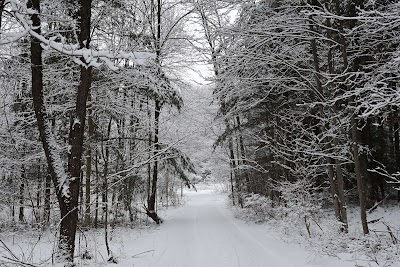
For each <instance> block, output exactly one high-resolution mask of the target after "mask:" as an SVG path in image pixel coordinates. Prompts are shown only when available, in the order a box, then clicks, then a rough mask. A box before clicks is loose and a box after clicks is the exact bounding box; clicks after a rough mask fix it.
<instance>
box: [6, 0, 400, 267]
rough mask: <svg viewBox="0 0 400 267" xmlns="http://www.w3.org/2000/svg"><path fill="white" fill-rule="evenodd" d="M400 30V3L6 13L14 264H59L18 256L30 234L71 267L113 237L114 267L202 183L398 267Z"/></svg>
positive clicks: (9, 259) (46, 0) (102, 4)
mask: <svg viewBox="0 0 400 267" xmlns="http://www.w3.org/2000/svg"><path fill="white" fill-rule="evenodd" d="M399 31H400V1H397V0H292V1H289V0H253V1H250V0H249V1H247V0H218V1H217V0H216V1H213V0H27V1H25V0H0V70H1V71H0V94H1V98H2V99H1V105H0V122H1V123H0V137H1V138H0V146H1V149H0V186H1V198H0V215H1V217H0V226H1V228H0V243H1V244H0V249H1V252H0V256H1V255H3V256H2V258H1V259H0V265H1V264H3V263H4V264H9V265H10V266H12V264H17V265H20V266H41V265H45V264H49V262H43V263H42V264H38V263H37V262H34V258H35V257H33V256H32V257H31V258H29V259H27V258H20V257H18V256H16V255H15V254H14V253H13V252H12V249H10V246H9V245H8V244H7V242H5V241H4V240H6V239H7V238H5V239H4V240H3V237H2V234H3V232H4V233H7V232H9V233H10V232H13V231H15V232H18V231H26V230H27V229H28V231H32V230H33V229H34V231H38V232H41V233H45V232H47V233H51V234H52V235H55V236H57V242H56V245H54V248H53V250H54V253H53V254H52V256H51V263H52V264H53V263H54V262H58V263H60V262H61V263H64V264H65V265H66V266H73V265H74V262H76V258H77V257H83V258H85V257H86V259H88V260H89V259H91V256H90V255H89V254H90V252H89V251H87V250H86V251H84V252H83V253H81V251H80V249H79V250H78V249H77V239H76V237H77V236H78V235H79V233H80V232H82V233H83V232H90V231H92V230H95V229H102V230H101V231H102V233H103V235H104V239H103V241H102V242H104V245H105V246H106V250H107V256H105V261H107V262H109V263H113V262H114V263H117V262H118V260H117V257H115V256H114V254H113V252H112V249H110V245H109V242H110V240H111V239H112V238H111V237H110V236H109V233H110V231H111V232H112V231H113V229H114V228H115V227H125V228H127V227H131V228H135V227H140V225H143V224H146V225H148V224H153V223H154V224H156V225H157V227H160V228H163V221H164V218H163V217H162V216H160V214H159V212H158V211H159V210H161V211H162V210H163V209H167V208H168V207H169V206H181V205H185V204H184V202H185V201H184V196H183V195H184V194H183V192H184V190H188V189H192V190H196V188H197V187H201V184H202V183H216V184H223V187H224V190H223V191H226V194H227V195H228V197H227V199H228V200H227V201H229V205H230V209H232V210H233V211H234V213H235V214H236V216H237V217H239V218H241V219H243V220H251V221H255V222H263V223H268V222H275V223H276V224H278V225H281V226H282V225H283V227H281V228H283V230H282V229H281V230H282V231H283V232H291V231H292V232H293V231H296V232H299V231H300V235H301V236H303V237H304V238H306V239H307V240H309V241H308V244H309V246H311V247H313V248H314V250H317V249H316V247H319V250H320V251H318V253H323V254H327V255H329V256H336V255H337V254H339V253H342V252H344V251H346V252H349V253H355V252H357V253H361V254H363V255H364V256H365V255H366V256H365V257H366V258H368V262H372V263H374V264H377V266H396V265H395V264H396V263H397V264H400V263H399V260H398V258H399V256H398V253H399V238H400V225H399V224H398V218H399V204H398V203H399V202H400V136H399V129H400V125H399V123H400V111H399V109H400V108H399V106H400V91H399V90H398V86H400V49H399V45H400V35H399ZM398 79H399V80H398ZM184 187H186V188H188V189H184ZM382 209H385V210H390V211H391V212H392V213H394V215H393V214H391V216H393V217H394V218H397V222H396V221H395V220H394V221H393V222H392V221H390V222H389V221H387V220H386V218H385V216H384V215H382V216H381V214H380V213H379V212H381V211H382ZM374 213H375V214H377V213H379V216H378V215H374ZM377 216H378V217H377ZM396 216H397V217H396ZM150 221H151V222H150ZM285 227H286V228H285ZM289 228H290V229H289ZM29 229H31V230H29ZM299 229H302V230H299ZM289 235H290V233H289ZM79 240H80V239H79ZM316 240H318V241H316ZM322 240H324V241H322ZM327 240H330V241H329V242H328V241H327ZM79 242H80V241H79ZM324 242H325V243H324ZM349 243H351V244H353V246H348V245H346V244H349ZM79 246H80V245H79ZM344 246H347V248H344ZM79 254H82V255H79ZM4 255H7V256H4ZM29 260H30V263H29V262H28V261H29ZM5 266H8V265H5ZM188 266H189V265H188ZM359 266H361V265H359ZM363 266H364V265H363ZM365 266H369V265H365Z"/></svg>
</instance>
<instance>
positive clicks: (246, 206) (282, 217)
mask: <svg viewBox="0 0 400 267" xmlns="http://www.w3.org/2000/svg"><path fill="white" fill-rule="evenodd" d="M281 189H282V190H281V191H280V193H281V200H280V203H276V202H273V201H272V200H271V199H270V198H268V197H264V196H262V195H259V194H249V195H245V196H242V197H243V208H240V207H233V209H234V213H235V216H236V217H238V218H240V219H242V220H246V221H249V222H255V223H266V224H268V225H269V226H271V227H273V228H274V229H276V230H277V231H279V232H280V233H281V237H282V239H283V240H284V241H286V242H291V243H293V242H296V243H299V244H301V245H302V246H304V247H306V248H307V249H308V250H309V251H310V253H311V254H312V255H314V256H315V257H318V256H322V255H329V256H332V257H337V258H340V259H342V260H348V261H353V262H354V264H355V266H358V267H361V266H365V267H367V266H368V267H372V266H400V246H399V242H400V240H399V238H400V227H399V226H400V223H399V215H398V214H400V207H399V206H398V205H397V204H391V205H389V204H386V206H384V207H383V208H378V209H376V210H375V211H373V212H372V213H371V214H369V216H368V220H369V228H370V234H369V235H363V232H362V228H361V222H360V219H359V218H360V216H359V214H360V211H359V209H358V208H357V207H348V221H349V231H348V233H343V232H342V231H341V230H340V229H341V227H340V226H341V225H340V223H339V222H338V221H337V220H335V217H334V212H333V210H330V209H325V208H322V206H321V203H324V199H323V197H322V196H319V195H318V193H316V190H313V188H311V187H307V184H303V183H301V181H300V182H298V183H297V184H291V185H290V186H288V185H284V186H282V187H281Z"/></svg>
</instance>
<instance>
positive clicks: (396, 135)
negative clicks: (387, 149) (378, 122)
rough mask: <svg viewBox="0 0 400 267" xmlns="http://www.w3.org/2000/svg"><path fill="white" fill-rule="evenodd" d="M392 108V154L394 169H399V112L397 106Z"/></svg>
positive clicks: (398, 196) (399, 194) (399, 198)
mask: <svg viewBox="0 0 400 267" xmlns="http://www.w3.org/2000/svg"><path fill="white" fill-rule="evenodd" d="M393 109H394V111H393V128H394V131H393V135H394V155H395V158H396V171H400V137H399V112H398V110H397V107H393ZM397 201H398V202H400V190H398V191H397Z"/></svg>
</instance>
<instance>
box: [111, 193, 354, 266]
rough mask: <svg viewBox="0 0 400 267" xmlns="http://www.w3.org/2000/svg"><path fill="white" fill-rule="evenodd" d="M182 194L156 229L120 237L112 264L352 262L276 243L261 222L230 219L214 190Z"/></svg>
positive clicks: (315, 263)
mask: <svg viewBox="0 0 400 267" xmlns="http://www.w3.org/2000/svg"><path fill="white" fill-rule="evenodd" d="M186 197H187V203H186V205H184V206H183V207H180V208H176V209H171V210H168V211H167V212H166V213H165V214H164V219H165V222H164V223H163V224H162V225H161V226H160V227H158V228H157V229H156V230H151V231H147V232H145V233H142V234H141V235H140V236H138V237H136V238H133V239H131V240H125V241H124V243H125V244H124V250H125V252H124V254H125V255H124V257H123V258H120V259H119V264H118V265H117V266H136V267H144V266H146V267H147V266H148V267H157V266H160V267H161V266H162V267H179V266H182V267H196V266H198V267H225V266H226V267H234V266H242V267H257V266H260V267H261V266H276V267H286V266H293V267H301V266H314V267H315V266H324V267H328V266H332V267H333V266H342V267H346V266H354V265H353V264H351V263H349V262H343V261H339V260H338V259H335V258H328V257H323V258H315V257H311V256H310V255H309V253H308V252H306V251H305V250H304V249H301V248H300V247H298V246H296V245H291V244H287V243H284V242H283V241H281V240H280V239H279V238H278V237H277V236H276V234H275V233H274V232H273V231H272V230H268V228H266V226H265V225H256V224H247V223H245V222H243V221H241V220H238V219H235V218H234V217H233V214H232V212H231V211H230V210H229V209H228V208H227V205H226V199H227V197H226V196H225V195H222V194H217V193H215V191H214V190H210V189H203V190H199V191H198V192H187V193H186ZM141 253H142V254H141Z"/></svg>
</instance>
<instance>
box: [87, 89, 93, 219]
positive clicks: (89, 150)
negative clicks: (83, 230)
mask: <svg viewBox="0 0 400 267" xmlns="http://www.w3.org/2000/svg"><path fill="white" fill-rule="evenodd" d="M91 101H92V98H91V94H89V95H88V102H89V108H88V124H89V129H88V131H89V136H88V141H87V149H86V184H85V225H86V226H90V191H91V190H90V188H91V184H90V183H91V176H92V141H93V140H92V139H93V132H94V123H93V117H92V103H91Z"/></svg>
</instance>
